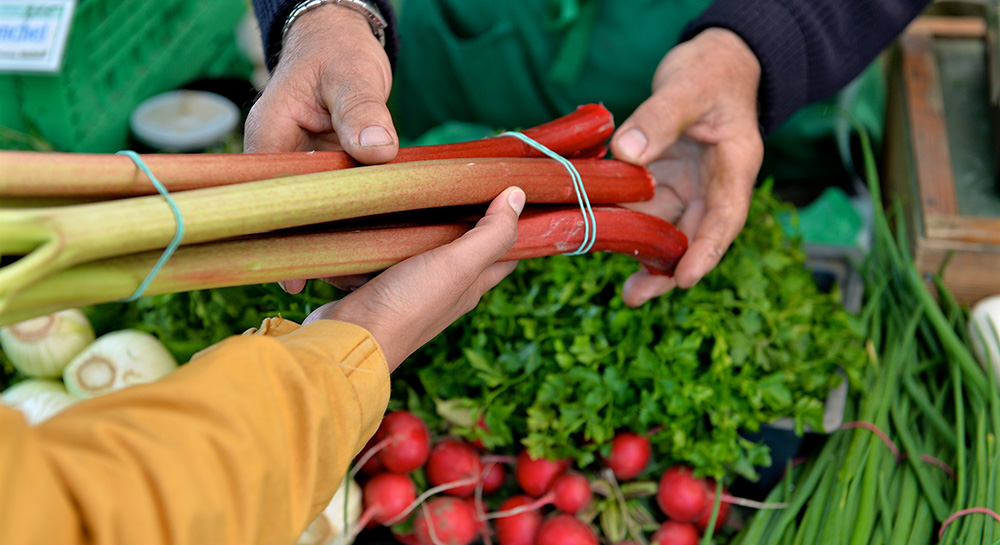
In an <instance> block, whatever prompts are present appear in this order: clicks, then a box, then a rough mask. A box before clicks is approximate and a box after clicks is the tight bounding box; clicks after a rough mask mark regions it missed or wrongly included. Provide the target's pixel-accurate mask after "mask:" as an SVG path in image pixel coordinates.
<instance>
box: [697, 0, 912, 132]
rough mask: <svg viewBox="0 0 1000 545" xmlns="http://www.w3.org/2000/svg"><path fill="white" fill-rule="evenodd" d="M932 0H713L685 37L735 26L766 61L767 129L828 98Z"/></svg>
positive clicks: (763, 112)
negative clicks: (705, 30)
mask: <svg viewBox="0 0 1000 545" xmlns="http://www.w3.org/2000/svg"><path fill="white" fill-rule="evenodd" d="M928 4H930V1H929V0H716V1H715V2H714V3H713V4H712V5H711V6H709V8H708V9H707V10H706V11H705V12H704V13H702V15H701V16H700V17H698V18H697V19H695V20H694V21H692V22H691V24H689V25H688V26H687V28H686V29H685V30H684V33H683V34H682V36H681V39H682V40H688V39H690V38H692V37H694V36H695V35H696V34H698V33H699V32H701V31H702V30H704V29H706V28H709V27H721V28H726V29H729V30H732V31H733V32H735V33H736V34H738V35H739V36H740V37H741V38H743V40H744V41H745V42H746V43H747V44H748V45H749V46H750V48H751V49H752V50H753V52H754V54H756V56H757V59H758V60H759V61H760V65H761V83H760V89H759V99H760V124H761V128H762V130H763V131H764V133H765V134H767V133H768V132H770V131H771V130H773V129H774V128H776V127H777V126H778V125H779V124H780V123H781V122H782V121H784V120H785V119H787V118H788V117H790V116H791V115H792V114H793V113H795V111H796V110H798V109H799V108H801V107H803V106H805V105H806V104H809V103H811V102H814V101H816V100H820V99H823V98H826V97H828V96H830V95H832V94H833V93H835V92H836V91H838V90H839V89H840V88H841V87H843V86H844V85H846V84H847V83H848V82H850V81H851V79H853V78H854V77H855V76H857V75H858V74H859V73H861V71H862V70H864V69H865V67H866V66H868V64H869V63H871V62H872V61H873V60H874V59H875V58H876V57H877V56H878V55H879V53H880V52H882V50H883V49H885V48H886V47H887V46H888V45H889V44H890V43H891V42H892V41H893V40H894V39H895V38H896V36H897V35H899V34H900V33H901V32H902V31H903V29H904V28H905V27H906V25H907V24H908V23H909V22H910V21H911V20H912V19H913V18H914V17H916V16H917V15H919V14H920V12H921V11H922V10H923V9H924V8H925V7H926V6H927V5H928Z"/></svg>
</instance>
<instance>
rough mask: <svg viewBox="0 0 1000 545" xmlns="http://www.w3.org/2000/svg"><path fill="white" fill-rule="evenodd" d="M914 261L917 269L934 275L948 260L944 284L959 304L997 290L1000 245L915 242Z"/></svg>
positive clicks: (934, 241)
mask: <svg viewBox="0 0 1000 545" xmlns="http://www.w3.org/2000/svg"><path fill="white" fill-rule="evenodd" d="M916 246H917V248H916V253H915V255H914V261H915V264H916V266H917V270H919V271H920V272H922V273H926V274H935V273H937V272H938V271H939V270H940V269H941V265H942V264H943V263H944V262H945V260H946V259H947V260H948V267H947V268H946V269H945V271H944V277H943V280H944V284H945V285H946V286H947V287H948V290H949V291H951V292H952V295H954V296H955V299H957V300H958V301H959V302H960V303H968V304H971V303H975V302H976V301H978V300H980V299H982V298H984V297H988V296H990V295H996V294H998V293H1000V281H998V279H1000V275H998V274H997V272H998V271H1000V248H998V247H996V246H989V245H983V244H969V243H957V242H954V241H948V240H926V239H925V240H920V241H917V245H916Z"/></svg>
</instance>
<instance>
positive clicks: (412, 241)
mask: <svg viewBox="0 0 1000 545" xmlns="http://www.w3.org/2000/svg"><path fill="white" fill-rule="evenodd" d="M594 216H595V219H596V224H597V240H596V242H595V244H594V246H593V248H592V250H591V251H593V252H615V253H621V254H625V255H629V256H633V257H635V258H636V259H637V260H638V261H639V262H640V263H641V264H643V266H645V267H646V268H648V269H649V270H650V271H653V272H654V273H656V274H667V275H669V274H672V273H673V270H674V267H675V266H676V264H677V261H678V260H679V259H680V257H681V255H682V254H683V253H684V251H685V250H686V249H687V237H685V236H684V234H683V233H681V232H680V230H678V229H677V228H676V227H674V226H673V225H671V224H670V223H668V222H666V221H663V220H661V219H659V218H656V217H653V216H649V215H646V214H643V213H641V212H636V211H634V210H628V209H625V208H620V207H615V206H596V207H594ZM471 226H472V223H471V222H456V223H448V224H440V225H417V226H407V227H389V228H378V229H367V230H366V229H350V230H346V231H328V232H317V233H304V234H303V233H281V234H268V235H258V236H255V237H246V238H243V239H238V240H228V241H222V242H214V243H208V244H199V245H194V246H184V247H181V248H180V249H179V250H178V251H177V252H176V253H175V254H174V255H173V257H172V258H171V259H170V260H169V261H168V262H167V264H166V266H165V267H164V268H163V269H162V270H161V271H160V273H159V274H158V275H157V276H156V277H155V279H154V280H153V281H152V283H151V284H150V285H149V287H148V288H147V289H146V294H148V295H153V294H159V293H173V292H180V291H191V290H197V289H206V288H219V287H227V286H239V285H249V284H261V283H270V282H277V281H280V280H287V279H289V278H324V277H332V276H342V275H348V274H361V273H370V272H376V271H380V270H383V269H385V268H387V267H390V266H392V265H394V264H396V263H398V262H400V261H402V260H404V259H406V258H408V257H411V256H413V255H416V254H418V253H422V252H425V251H428V250H431V249H433V248H436V247H438V246H441V245H443V244H447V243H448V242H451V241H453V240H455V239H456V238H458V237H460V236H461V235H462V234H463V233H465V232H466V231H468V229H469V228H470V227H471ZM583 235H584V224H583V216H582V214H581V213H580V210H579V209H578V208H572V207H560V208H558V209H547V210H543V211H535V210H533V209H532V207H529V208H528V209H526V210H525V212H524V213H523V214H522V215H521V219H520V220H519V221H518V239H517V243H516V244H515V245H514V247H513V248H511V250H510V251H509V252H508V253H507V254H506V255H505V256H504V257H503V259H504V260H513V259H528V258H535V257H543V256H550V255H557V254H562V253H567V252H571V251H573V250H576V249H577V248H578V247H579V246H580V243H581V242H582V241H583ZM159 255H160V254H159V252H145V253H142V254H136V255H129V256H124V257H117V258H113V259H107V260H103V261H98V262H92V263H86V264H83V265H78V266H76V267H73V268H71V269H67V270H64V271H62V272H59V273H56V274H54V275H52V276H50V277H48V278H46V279H44V280H41V281H39V282H37V283H35V284H33V285H32V286H30V287H28V288H26V289H25V290H23V291H21V292H20V293H18V294H16V295H14V296H12V297H11V298H10V299H9V300H8V301H7V306H6V308H5V309H4V311H3V312H2V313H0V325H3V324H6V323H13V322H17V321H21V320H25V319H27V318H30V317H33V316H39V315H42V314H48V313H51V312H55V311H56V310H60V309H63V308H70V307H83V306H89V305H93V304H97V303H103V302H108V301H115V300H118V299H123V298H125V297H128V296H129V295H132V293H133V292H134V291H135V289H136V288H137V287H138V286H139V284H140V283H141V282H142V281H143V279H145V277H146V275H147V274H148V273H149V270H150V269H151V268H152V266H153V264H154V263H155V262H156V260H157V259H158V258H159Z"/></svg>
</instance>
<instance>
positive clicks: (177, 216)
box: [116, 150, 184, 303]
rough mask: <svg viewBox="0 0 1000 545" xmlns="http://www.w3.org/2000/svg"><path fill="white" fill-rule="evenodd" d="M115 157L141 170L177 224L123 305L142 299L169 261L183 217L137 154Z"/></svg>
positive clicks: (179, 236)
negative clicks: (127, 159)
mask: <svg viewBox="0 0 1000 545" xmlns="http://www.w3.org/2000/svg"><path fill="white" fill-rule="evenodd" d="M116 155H125V156H127V157H128V158H129V159H132V161H133V162H134V163H135V166H137V167H138V168H139V170H141V171H142V172H143V174H145V175H146V177H147V178H149V181H150V182H151V183H152V184H153V187H155V188H156V190H157V191H158V192H159V193H160V195H163V198H164V199H165V200H166V201H167V206H169V207H170V211H171V212H172V213H173V214H174V221H176V222H177V231H175V232H174V238H172V239H171V240H170V243H169V244H167V247H166V248H164V249H163V253H162V254H160V258H159V259H157V260H156V263H155V264H154V265H153V268H152V269H150V271H149V274H147V275H146V278H145V280H143V281H142V283H140V284H139V287H138V288H136V289H135V292H133V293H132V295H130V296H128V297H126V298H125V299H122V302H123V303H128V302H130V301H135V300H136V299H138V298H140V297H142V294H143V292H145V291H146V288H147V287H149V284H150V282H152V281H153V279H154V278H156V274H157V273H159V272H160V269H162V268H163V265H164V264H166V262H167V260H168V259H170V256H172V255H173V254H174V252H175V251H176V250H177V248H178V247H179V246H180V245H181V240H182V239H183V238H184V216H183V215H182V214H181V211H180V209H179V208H177V203H175V202H174V199H173V197H171V196H170V192H169V191H167V188H165V187H163V184H162V183H160V181H159V180H157V179H156V176H154V175H153V173H152V171H150V170H149V167H147V166H146V163H144V162H143V161H142V158H141V157H139V154H138V153H136V152H134V151H132V150H122V151H119V152H118V153H117V154H116Z"/></svg>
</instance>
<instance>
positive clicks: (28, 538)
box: [0, 319, 389, 545]
mask: <svg viewBox="0 0 1000 545" xmlns="http://www.w3.org/2000/svg"><path fill="white" fill-rule="evenodd" d="M249 333H250V334H248V335H244V336H237V337H232V338H229V339H227V340H225V341H223V342H221V343H219V344H217V345H215V346H213V347H211V348H209V349H208V350H206V351H204V352H202V353H200V354H198V355H197V356H196V357H195V358H193V359H192V361H191V362H190V363H188V364H187V365H184V366H182V367H181V368H180V369H179V370H178V371H176V372H174V373H173V374H171V375H170V376H168V377H166V378H164V379H162V380H160V381H158V382H156V383H154V384H148V385H142V386H133V387H131V388H127V389H125V390H121V391H119V392H115V393H113V394H109V395H106V396H103V397H99V398H95V399H90V400H86V401H84V402H81V403H78V404H76V405H74V406H72V407H70V408H69V409H67V410H65V411H64V412H62V413H60V414H59V415H57V416H55V417H53V418H52V419H50V420H47V421H46V422H44V423H42V424H40V425H38V426H35V427H31V426H28V425H27V423H26V422H25V421H24V419H23V418H22V417H21V415H20V413H18V412H16V411H14V410H12V409H9V408H6V407H0V543H2V544H4V545H21V544H25V545H29V544H30V545H34V544H45V545H62V544H77V543H81V544H82V543H88V544H89V543H92V544H109V545H110V544H123V545H140V544H141V545H156V544H168V543H169V544H197V545H228V544H232V545H237V544H238V545H254V544H261V545H264V544H280V545H291V544H293V543H295V541H296V539H297V538H298V536H299V534H300V533H301V532H302V530H303V529H304V528H305V527H306V526H307V525H308V524H309V522H311V521H312V519H313V518H314V517H315V516H316V515H318V514H319V512H320V511H322V509H323V508H324V507H325V506H326V504H327V502H328V501H329V499H330V498H331V497H332V496H333V493H334V491H335V490H336V488H337V486H338V485H339V484H340V482H341V480H342V479H343V476H344V474H345V473H346V471H347V468H348V465H349V463H350V461H351V459H352V458H353V457H354V456H355V455H356V454H357V452H358V451H359V450H360V449H361V448H362V447H363V446H364V444H365V442H366V441H367V440H368V439H369V438H370V437H371V436H372V435H373V434H374V432H375V430H376V429H377V427H378V424H379V422H380V421H381V418H382V415H383V413H384V411H385V408H386V404H387V403H388V399H389V372H388V369H387V367H386V362H385V357H384V356H383V354H382V351H381V348H380V347H379V346H378V344H377V343H376V342H375V340H374V339H373V338H372V337H371V335H369V334H368V332H367V331H365V330H364V329H362V328H359V327H357V326H354V325H351V324H347V323H342V322H333V321H318V322H313V323H311V324H308V325H306V326H303V327H298V326H297V325H295V324H293V323H290V322H287V321H282V320H281V319H269V320H265V322H264V324H263V325H262V326H261V328H260V329H259V330H254V331H252V332H249Z"/></svg>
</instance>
